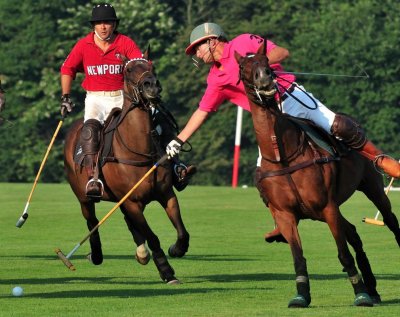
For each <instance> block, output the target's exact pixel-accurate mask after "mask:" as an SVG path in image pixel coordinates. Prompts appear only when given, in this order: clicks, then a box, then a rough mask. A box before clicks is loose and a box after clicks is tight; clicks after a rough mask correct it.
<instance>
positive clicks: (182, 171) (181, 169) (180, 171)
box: [174, 162, 188, 182]
mask: <svg viewBox="0 0 400 317" xmlns="http://www.w3.org/2000/svg"><path fill="white" fill-rule="evenodd" d="M187 169H188V168H187V166H186V165H185V164H183V163H182V162H179V163H175V164H174V173H175V175H176V176H177V177H178V182H181V181H182V180H183V179H184V178H185V177H184V176H182V175H186V174H187Z"/></svg>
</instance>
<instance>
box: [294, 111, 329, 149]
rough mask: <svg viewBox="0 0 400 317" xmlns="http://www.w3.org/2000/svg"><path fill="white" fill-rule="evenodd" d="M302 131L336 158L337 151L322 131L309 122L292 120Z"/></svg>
mask: <svg viewBox="0 0 400 317" xmlns="http://www.w3.org/2000/svg"><path fill="white" fill-rule="evenodd" d="M290 119H291V120H292V121H293V122H294V123H295V124H296V125H297V126H298V127H299V128H300V129H302V130H303V131H304V132H305V133H306V134H307V136H308V137H309V138H310V139H311V140H312V141H313V142H314V143H315V144H316V145H318V146H319V147H320V148H322V149H324V150H325V151H327V152H328V153H329V154H330V155H332V156H336V151H335V149H334V147H333V145H332V144H330V143H328V142H327V140H326V137H324V136H323V135H322V131H321V129H318V128H316V127H314V126H313V125H311V124H310V123H308V121H304V120H299V119H297V118H290Z"/></svg>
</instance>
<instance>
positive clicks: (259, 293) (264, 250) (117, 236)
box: [0, 183, 400, 317]
mask: <svg viewBox="0 0 400 317" xmlns="http://www.w3.org/2000/svg"><path fill="white" fill-rule="evenodd" d="M31 186H32V185H31V184H0V237H1V240H0V316H24V317H26V316H96V317H98V316H119V317H122V316H296V317H298V316H340V317H343V316H352V317H354V316H385V317H386V316H399V315H400V273H399V260H400V252H399V247H398V246H397V245H396V243H395V240H394V238H393V235H392V234H391V232H389V230H388V229H387V228H386V227H377V226H372V225H367V224H363V223H362V222H361V219H362V218H363V217H365V216H367V217H374V216H375V212H376V209H375V207H374V206H373V205H372V204H371V203H370V202H369V201H368V200H367V199H366V198H365V197H364V196H363V195H361V194H356V195H355V196H354V197H353V198H352V199H351V200H350V201H348V202H347V203H346V204H345V205H344V206H343V208H342V211H343V213H344V215H345V216H346V217H347V218H348V219H349V220H350V221H351V222H352V223H354V224H356V226H357V229H358V232H359V234H360V236H361V238H362V239H363V242H364V246H365V251H366V252H367V255H368V256H369V259H370V262H371V265H372V268H373V270H374V272H375V274H376V277H377V280H378V291H379V292H380V294H381V296H382V300H383V303H382V304H381V305H380V306H376V307H373V308H358V307H353V306H352V304H353V300H354V295H353V292H352V287H351V286H350V283H349V281H348V280H347V279H346V276H345V273H342V272H341V267H340V264H339V261H338V259H337V250H336V248H335V244H334V241H333V238H332V236H331V234H330V232H329V230H328V227H327V226H326V224H323V223H319V222H314V221H310V220H307V221H302V222H301V223H300V226H299V230H300V234H301V236H302V242H303V248H304V255H305V257H306V258H307V264H308V271H309V273H310V278H311V291H312V303H311V306H310V307H309V308H307V309H303V310H290V309H288V308H286V306H287V303H288V300H289V299H290V298H291V297H292V296H294V295H295V282H294V270H293V261H292V257H291V253H290V251H289V248H288V246H287V245H286V244H276V243H275V244H267V243H265V242H264V240H263V235H264V233H265V232H266V231H267V230H270V229H271V228H272V226H273V222H272V218H271V216H270V214H269V211H268V210H267V209H266V208H265V207H264V206H263V204H262V202H261V200H260V198H259V195H258V193H257V192H256V190H255V189H254V188H252V187H250V188H248V189H242V188H237V189H231V188H227V187H200V186H192V187H189V188H188V189H186V190H185V191H184V192H182V193H179V199H180V205H181V209H182V215H183V220H184V222H185V224H186V227H187V229H188V231H189V232H190V234H191V241H190V249H189V252H188V254H187V255H186V256H185V257H184V258H182V259H169V261H170V263H171V265H172V266H173V267H174V269H175V271H176V276H177V277H178V278H179V279H180V280H181V282H182V284H180V285H174V286H170V285H165V284H163V283H162V282H161V280H160V278H159V275H158V272H157V271H156V268H155V266H154V264H153V263H152V262H150V263H149V265H147V266H141V265H139V264H138V263H137V262H136V261H135V260H134V258H133V254H134V250H135V246H134V245H133V242H132V239H131V237H130V234H129V232H128V230H127V228H126V224H125V222H124V221H123V218H122V216H121V213H120V212H119V211H118V212H116V213H115V214H114V215H113V216H112V217H111V218H110V219H109V220H107V222H105V223H104V224H103V225H102V226H101V227H100V233H101V237H102V243H103V251H104V256H105V258H104V263H103V264H102V265H100V266H93V265H91V264H90V263H89V262H87V261H86V260H85V255H86V253H88V251H89V243H88V242H87V243H85V244H83V245H82V246H81V247H80V248H79V250H78V251H77V252H76V253H75V254H74V256H73V257H72V259H71V260H72V263H73V264H74V265H75V267H76V268H77V270H76V271H75V272H71V271H69V270H68V269H67V268H66V267H65V266H64V265H63V264H62V262H61V261H60V260H59V259H58V258H57V257H56V255H55V253H54V249H55V248H57V247H59V248H61V249H62V250H63V252H64V253H65V254H67V253H68V252H69V251H71V250H72V248H73V247H74V246H75V245H76V244H77V243H78V242H79V241H81V240H82V238H84V237H85V235H86V234H87V232H88V231H87V228H86V224H85V221H84V220H83V217H82V216H81V214H80V209H79V205H78V203H77V201H76V199H75V197H74V196H73V194H72V191H71V190H70V188H69V186H68V185H65V184H57V185H52V184H40V183H39V184H38V186H37V188H36V191H35V193H34V195H33V198H32V201H31V205H30V207H29V214H30V216H29V218H28V220H27V222H26V223H25V225H24V226H23V227H22V228H20V229H18V228H16V227H15V223H16V221H17V220H18V219H19V217H20V215H21V213H22V211H23V209H24V207H25V203H26V200H27V197H28V195H29V192H30V190H31ZM389 195H390V197H391V200H392V202H393V205H394V207H395V208H394V209H395V210H397V215H398V217H399V218H400V211H399V208H398V207H399V205H400V193H399V192H391V193H390V194H389ZM112 207H113V204H110V203H102V204H100V205H98V217H99V219H100V218H102V217H103V216H104V215H105V214H106V213H107V212H108V211H109V210H110V209H111V208H112ZM146 215H147V219H148V221H149V223H150V225H151V227H152V228H153V230H154V231H155V232H156V234H157V235H158V236H159V238H160V240H161V244H162V247H163V249H164V250H165V251H167V249H168V247H169V245H170V244H172V243H173V242H174V240H175V238H176V233H175V230H174V229H173V227H172V225H171V224H170V222H169V220H168V218H167V216H166V215H165V212H164V211H163V210H162V209H161V208H160V207H159V206H158V205H157V204H151V205H150V206H149V207H148V209H147V210H146ZM16 285H21V286H22V287H23V288H24V291H25V294H24V296H23V297H20V298H17V297H13V296H11V289H12V288H13V287H14V286H16Z"/></svg>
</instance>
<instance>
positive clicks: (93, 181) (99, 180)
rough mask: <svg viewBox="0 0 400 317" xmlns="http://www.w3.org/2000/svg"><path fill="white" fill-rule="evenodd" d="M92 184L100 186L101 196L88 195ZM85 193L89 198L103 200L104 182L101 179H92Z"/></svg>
mask: <svg viewBox="0 0 400 317" xmlns="http://www.w3.org/2000/svg"><path fill="white" fill-rule="evenodd" d="M92 183H97V184H100V193H99V195H88V189H89V185H90V184H92ZM85 193H86V196H88V197H94V198H101V197H103V194H104V184H103V182H102V181H101V179H94V178H91V179H90V180H89V181H88V182H87V184H86V188H85Z"/></svg>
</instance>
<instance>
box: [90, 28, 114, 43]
mask: <svg viewBox="0 0 400 317" xmlns="http://www.w3.org/2000/svg"><path fill="white" fill-rule="evenodd" d="M94 34H96V36H97V38H98V39H99V40H100V41H103V42H108V41H109V40H110V39H111V36H112V33H111V35H110V36H109V37H107V38H105V39H103V38H102V37H101V36H100V35H98V34H97V31H96V30H94Z"/></svg>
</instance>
